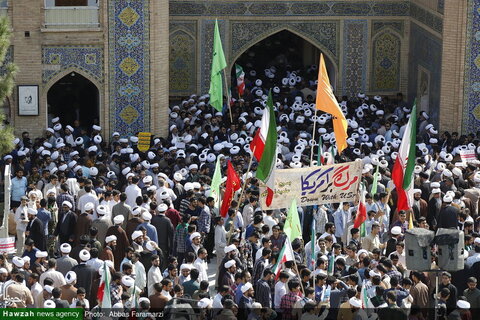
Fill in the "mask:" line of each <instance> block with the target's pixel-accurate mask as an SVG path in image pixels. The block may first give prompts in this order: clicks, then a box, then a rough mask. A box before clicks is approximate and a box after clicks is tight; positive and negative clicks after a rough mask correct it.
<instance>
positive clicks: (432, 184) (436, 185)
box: [430, 182, 440, 188]
mask: <svg viewBox="0 0 480 320" xmlns="http://www.w3.org/2000/svg"><path fill="white" fill-rule="evenodd" d="M430 187H432V188H440V182H432V183H430Z"/></svg>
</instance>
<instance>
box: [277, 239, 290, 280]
mask: <svg viewBox="0 0 480 320" xmlns="http://www.w3.org/2000/svg"><path fill="white" fill-rule="evenodd" d="M293 260H295V256H294V255H293V249H292V245H291V243H290V239H288V237H287V239H285V243H284V245H283V248H282V250H281V251H280V253H279V254H278V260H277V263H276V264H275V265H274V266H273V268H272V271H273V273H274V274H275V280H277V279H278V277H279V276H280V271H282V264H284V263H285V262H287V261H293Z"/></svg>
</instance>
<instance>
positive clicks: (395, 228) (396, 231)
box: [390, 226, 402, 236]
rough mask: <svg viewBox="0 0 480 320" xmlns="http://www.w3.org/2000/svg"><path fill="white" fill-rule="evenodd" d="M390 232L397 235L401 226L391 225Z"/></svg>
mask: <svg viewBox="0 0 480 320" xmlns="http://www.w3.org/2000/svg"><path fill="white" fill-rule="evenodd" d="M390 232H391V233H392V235H394V236H398V235H399V234H402V227H399V226H396V227H393V228H392V230H391V231H390Z"/></svg>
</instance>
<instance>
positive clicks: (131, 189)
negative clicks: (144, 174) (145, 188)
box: [125, 176, 142, 208]
mask: <svg viewBox="0 0 480 320" xmlns="http://www.w3.org/2000/svg"><path fill="white" fill-rule="evenodd" d="M138 179H139V178H138V177H137V176H134V177H132V183H131V184H130V185H129V186H128V187H126V188H125V194H126V195H127V201H125V203H126V204H128V205H129V206H130V207H131V208H134V207H136V206H137V204H136V199H137V197H141V196H142V190H141V189H140V188H139V187H138V185H137V184H138V181H139V180H138Z"/></svg>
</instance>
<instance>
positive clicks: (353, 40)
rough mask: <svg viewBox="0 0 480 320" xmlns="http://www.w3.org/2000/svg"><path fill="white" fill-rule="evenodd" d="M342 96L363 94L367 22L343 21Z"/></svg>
mask: <svg viewBox="0 0 480 320" xmlns="http://www.w3.org/2000/svg"><path fill="white" fill-rule="evenodd" d="M343 32H344V35H343V43H344V45H343V79H342V80H343V81H342V83H343V85H342V87H343V94H344V95H349V96H352V95H356V94H357V93H359V92H365V89H366V78H367V50H368V21H367V20H345V21H344V27H343Z"/></svg>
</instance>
